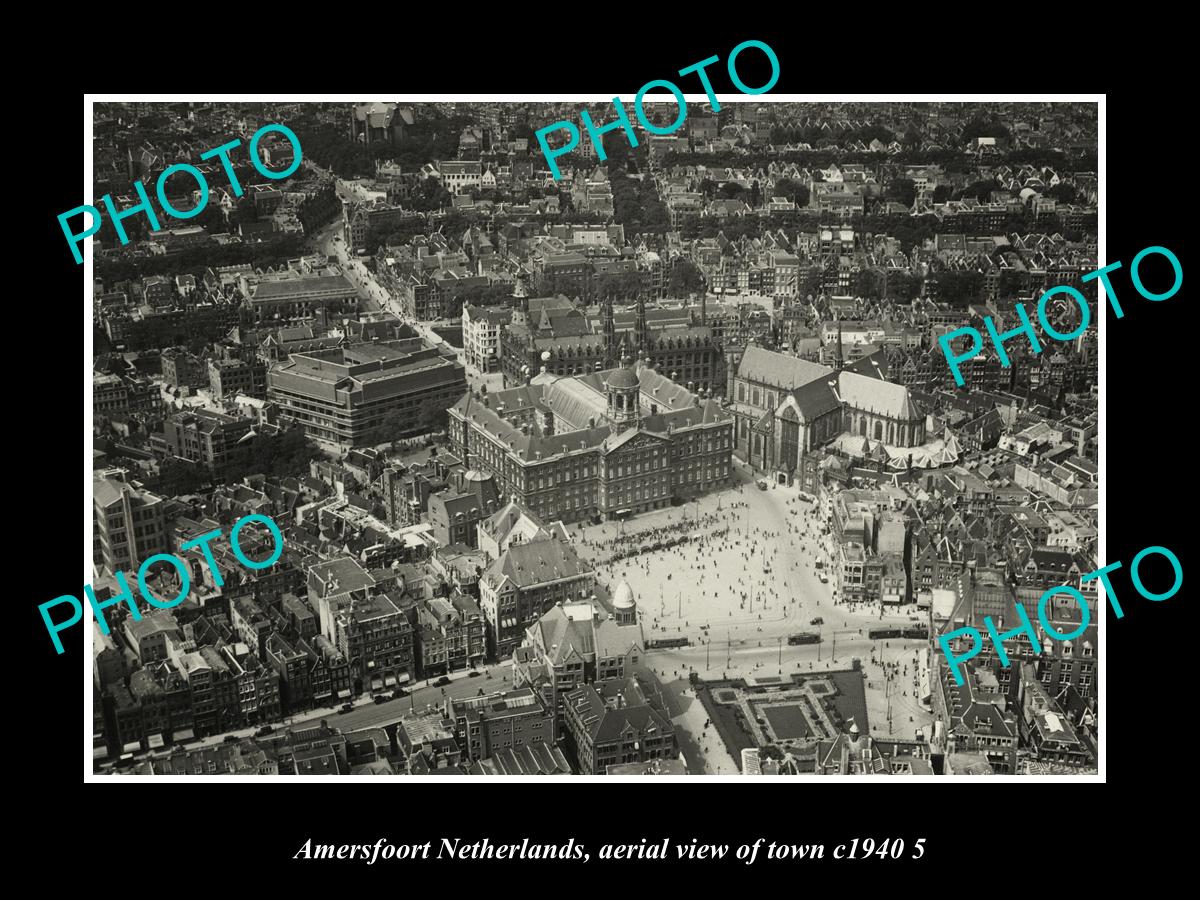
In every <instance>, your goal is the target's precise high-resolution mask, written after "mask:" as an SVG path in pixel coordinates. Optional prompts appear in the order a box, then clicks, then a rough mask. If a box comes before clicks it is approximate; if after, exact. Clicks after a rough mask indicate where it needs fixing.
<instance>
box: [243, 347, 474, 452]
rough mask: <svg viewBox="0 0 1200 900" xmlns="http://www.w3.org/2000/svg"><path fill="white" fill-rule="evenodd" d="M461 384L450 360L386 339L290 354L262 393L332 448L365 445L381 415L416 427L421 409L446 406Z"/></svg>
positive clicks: (456, 366) (457, 369)
mask: <svg viewBox="0 0 1200 900" xmlns="http://www.w3.org/2000/svg"><path fill="white" fill-rule="evenodd" d="M466 390H467V382H466V375H465V372H464V370H463V367H462V365H460V364H459V363H458V362H457V361H456V360H454V359H452V358H448V357H446V356H443V355H442V354H441V353H439V352H438V351H437V350H435V349H433V348H431V347H430V348H423V349H420V350H416V351H406V350H402V349H399V348H397V347H395V346H392V345H391V344H389V343H378V344H359V345H355V346H349V347H337V348H333V349H329V350H320V351H314V352H312V353H293V354H292V355H291V356H290V357H289V358H288V361H287V362H284V363H280V364H278V365H276V366H274V367H272V369H271V371H270V372H269V373H268V374H267V397H268V399H269V400H271V401H273V402H275V403H277V404H279V410H280V416H281V418H282V419H284V420H285V421H293V422H297V423H299V424H300V425H302V426H303V427H304V430H305V432H306V433H307V434H308V436H309V437H311V438H314V439H316V440H319V441H324V442H326V443H332V444H336V445H337V446H339V447H342V448H345V447H354V446H360V445H362V444H366V443H369V442H370V440H371V438H372V437H373V436H374V435H376V434H377V433H378V432H377V431H376V429H378V428H379V427H380V426H381V425H383V424H384V419H385V417H387V416H388V414H389V413H392V412H397V413H399V414H400V416H401V417H402V419H403V421H405V422H407V423H411V427H410V428H409V430H408V432H406V433H417V432H419V431H421V430H422V428H423V427H425V426H424V423H425V421H427V420H426V418H425V417H426V414H427V412H428V411H429V410H435V409H436V410H444V409H446V408H448V407H450V406H452V405H453V404H454V403H455V401H457V400H458V399H459V398H460V397H462V395H463V394H464V393H466Z"/></svg>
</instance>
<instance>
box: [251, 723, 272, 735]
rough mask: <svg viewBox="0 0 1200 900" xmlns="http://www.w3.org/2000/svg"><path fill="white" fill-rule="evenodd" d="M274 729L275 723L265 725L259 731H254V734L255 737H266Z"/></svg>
mask: <svg viewBox="0 0 1200 900" xmlns="http://www.w3.org/2000/svg"><path fill="white" fill-rule="evenodd" d="M274 730H275V726H274V725H264V726H263V727H262V728H260V729H258V731H256V732H254V736H255V737H266V736H267V735H268V734H270V733H271V732H272V731H274Z"/></svg>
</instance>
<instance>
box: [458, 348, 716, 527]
mask: <svg viewBox="0 0 1200 900" xmlns="http://www.w3.org/2000/svg"><path fill="white" fill-rule="evenodd" d="M733 439H734V435H733V417H732V416H731V415H730V414H729V412H727V411H726V410H724V409H722V408H721V405H720V404H719V403H718V402H717V401H715V400H712V399H702V398H701V397H700V396H699V395H698V394H695V393H692V392H691V391H689V390H687V389H686V388H684V387H682V386H680V385H679V384H676V383H675V382H674V381H672V380H671V379H669V378H667V377H665V376H663V375H661V374H659V373H658V372H656V371H655V370H654V369H653V368H652V367H650V366H648V365H646V364H645V363H644V362H639V363H638V364H637V366H636V367H635V366H634V364H633V362H632V360H630V359H629V358H628V357H626V358H625V359H623V360H622V362H621V365H620V366H618V367H617V368H614V369H608V370H604V371H600V372H593V373H590V374H583V375H579V376H575V377H570V376H559V375H552V374H550V373H547V372H543V373H542V374H540V375H538V376H537V377H536V378H534V379H533V380H532V381H531V382H530V384H528V385H526V386H524V387H515V388H510V389H509V390H506V391H500V392H498V393H490V394H483V395H481V394H478V393H470V394H467V395H466V396H465V397H463V398H462V400H460V401H459V402H458V403H457V404H456V405H455V406H454V407H452V408H451V409H450V441H451V443H452V445H453V447H454V450H455V452H456V453H457V454H458V455H459V457H460V458H461V459H462V460H463V461H464V462H465V463H466V464H467V465H468V466H471V467H473V468H478V469H481V470H484V471H486V472H490V473H492V474H493V475H494V476H495V479H496V484H497V487H498V488H499V490H500V493H501V495H503V496H505V497H507V498H510V499H513V500H516V501H518V502H520V503H521V504H522V505H523V506H524V507H526V508H527V509H528V510H530V511H531V512H532V513H534V514H535V515H537V516H541V517H546V518H550V519H562V520H563V521H566V522H574V521H579V520H581V519H584V518H589V517H592V516H601V517H604V518H607V519H612V518H615V517H617V516H618V515H625V514H627V513H636V512H642V511H644V510H648V509H657V508H659V507H663V506H667V505H669V504H670V503H671V502H672V500H675V499H685V498H688V497H693V496H697V495H699V494H704V493H708V492H709V491H713V490H718V489H720V488H723V487H727V486H728V485H729V484H731V483H732V478H733V474H732V471H731V465H730V464H731V456H732V453H733Z"/></svg>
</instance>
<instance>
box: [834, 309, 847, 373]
mask: <svg viewBox="0 0 1200 900" xmlns="http://www.w3.org/2000/svg"><path fill="white" fill-rule="evenodd" d="M844 366H845V360H844V359H843V357H842V320H841V319H838V338H837V359H836V361H835V362H834V366H833V368H834V370H835V371H837V372H840V371H842V368H843V367H844Z"/></svg>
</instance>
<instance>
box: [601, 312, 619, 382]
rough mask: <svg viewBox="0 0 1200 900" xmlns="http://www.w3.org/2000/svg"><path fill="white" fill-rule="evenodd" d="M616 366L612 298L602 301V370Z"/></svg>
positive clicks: (615, 329)
mask: <svg viewBox="0 0 1200 900" xmlns="http://www.w3.org/2000/svg"><path fill="white" fill-rule="evenodd" d="M616 364H617V326H616V323H615V322H614V321H613V306H612V297H611V296H610V297H609V298H608V299H606V300H605V301H604V368H606V369H611V368H612V367H613V366H615V365H616Z"/></svg>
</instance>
